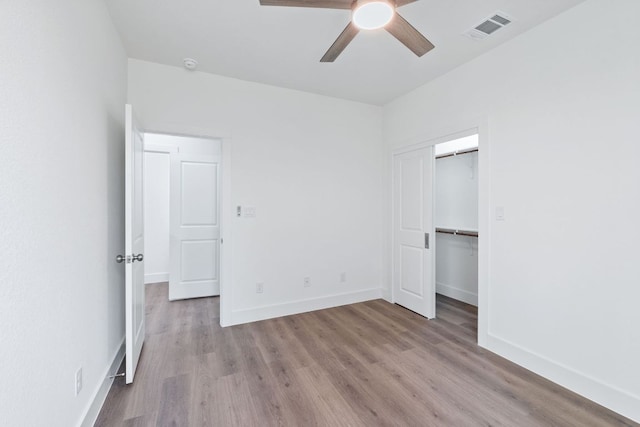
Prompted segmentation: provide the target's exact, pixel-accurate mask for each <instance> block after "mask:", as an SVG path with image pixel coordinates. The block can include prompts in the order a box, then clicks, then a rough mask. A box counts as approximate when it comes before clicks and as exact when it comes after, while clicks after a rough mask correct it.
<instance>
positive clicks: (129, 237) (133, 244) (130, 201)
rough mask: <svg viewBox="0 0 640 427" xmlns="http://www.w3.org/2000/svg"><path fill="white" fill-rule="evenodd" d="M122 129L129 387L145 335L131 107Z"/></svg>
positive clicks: (139, 168)
mask: <svg viewBox="0 0 640 427" xmlns="http://www.w3.org/2000/svg"><path fill="white" fill-rule="evenodd" d="M125 126H126V135H125V251H126V255H127V256H126V257H125V258H126V260H125V262H126V264H125V328H126V331H125V346H126V375H125V376H126V378H125V379H126V382H127V384H130V383H132V382H133V378H134V376H135V372H136V367H137V365H138V360H139V359H140V353H141V352H142V345H143V344H144V334H145V321H144V316H145V293H144V264H143V262H144V261H143V257H144V255H143V252H144V211H143V209H144V208H143V206H144V200H143V194H142V188H143V187H142V183H143V181H142V179H143V164H144V147H143V145H144V138H143V134H142V132H141V131H140V128H139V127H138V125H137V123H136V121H135V118H134V116H133V109H132V107H131V105H126V107H125ZM138 255H139V256H140V259H139V260H138V259H137V258H138V257H137V256H138Z"/></svg>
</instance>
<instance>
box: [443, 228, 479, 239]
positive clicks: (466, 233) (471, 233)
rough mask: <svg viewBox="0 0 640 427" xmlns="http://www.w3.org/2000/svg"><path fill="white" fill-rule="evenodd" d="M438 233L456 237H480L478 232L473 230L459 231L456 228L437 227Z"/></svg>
mask: <svg viewBox="0 0 640 427" xmlns="http://www.w3.org/2000/svg"><path fill="white" fill-rule="evenodd" d="M436 233H444V234H453V235H454V236H471V237H478V232H477V231H473V230H457V229H455V228H440V227H436Z"/></svg>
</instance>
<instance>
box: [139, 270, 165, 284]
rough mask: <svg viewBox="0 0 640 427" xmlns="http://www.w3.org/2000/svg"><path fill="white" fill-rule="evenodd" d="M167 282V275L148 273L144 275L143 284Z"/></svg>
mask: <svg viewBox="0 0 640 427" xmlns="http://www.w3.org/2000/svg"><path fill="white" fill-rule="evenodd" d="M168 281H169V273H150V274H145V275H144V284H145V285H146V284H147V283H162V282H168Z"/></svg>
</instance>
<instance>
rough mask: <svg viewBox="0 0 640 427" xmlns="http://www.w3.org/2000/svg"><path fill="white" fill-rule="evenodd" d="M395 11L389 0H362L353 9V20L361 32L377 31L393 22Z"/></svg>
mask: <svg viewBox="0 0 640 427" xmlns="http://www.w3.org/2000/svg"><path fill="white" fill-rule="evenodd" d="M394 12H395V10H394V7H393V4H391V2H390V1H387V0H374V1H366V0H364V1H363V0H360V1H358V3H357V4H356V6H355V8H354V9H353V16H352V20H353V23H354V24H355V26H356V27H358V28H360V29H361V30H376V29H378V28H382V27H384V26H385V25H387V24H388V23H389V21H391V18H393V14H394Z"/></svg>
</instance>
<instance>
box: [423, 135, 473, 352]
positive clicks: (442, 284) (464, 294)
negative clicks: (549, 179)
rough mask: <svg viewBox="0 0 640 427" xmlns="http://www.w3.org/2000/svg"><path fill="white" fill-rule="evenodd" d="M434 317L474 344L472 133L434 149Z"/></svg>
mask: <svg viewBox="0 0 640 427" xmlns="http://www.w3.org/2000/svg"><path fill="white" fill-rule="evenodd" d="M434 157H435V162H434V164H435V167H434V177H435V183H434V223H435V240H436V241H435V270H436V272H435V276H436V307H437V311H438V318H440V319H441V320H443V321H446V322H449V323H452V324H454V325H455V326H457V327H458V329H457V330H459V331H461V333H465V334H469V335H470V336H472V337H473V339H474V341H476V340H477V328H478V321H477V307H478V239H479V233H478V212H479V209H478V199H479V197H478V196H479V186H478V134H472V135H468V136H465V137H462V138H456V139H453V140H450V141H446V142H442V143H439V144H436V145H435V146H434Z"/></svg>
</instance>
